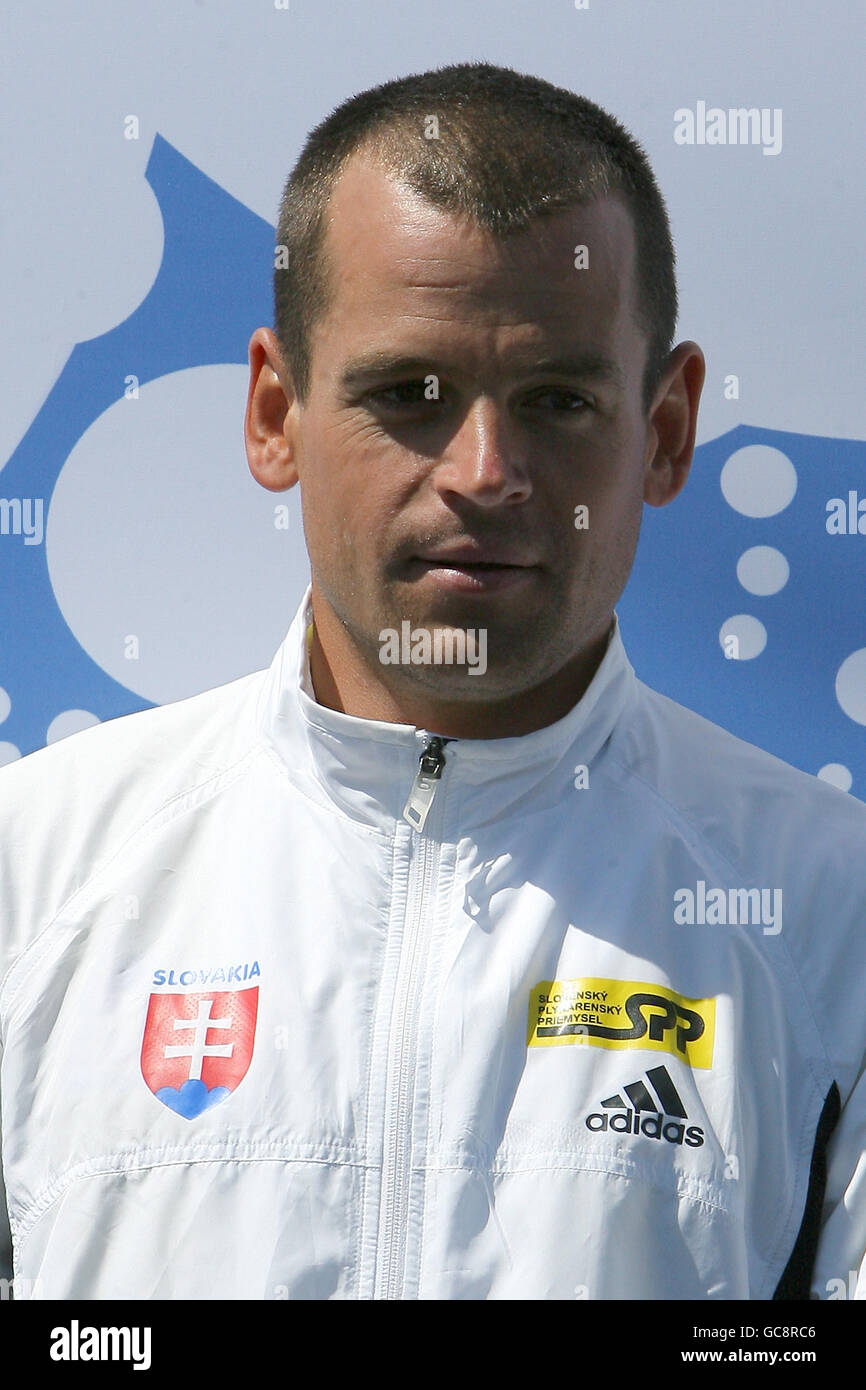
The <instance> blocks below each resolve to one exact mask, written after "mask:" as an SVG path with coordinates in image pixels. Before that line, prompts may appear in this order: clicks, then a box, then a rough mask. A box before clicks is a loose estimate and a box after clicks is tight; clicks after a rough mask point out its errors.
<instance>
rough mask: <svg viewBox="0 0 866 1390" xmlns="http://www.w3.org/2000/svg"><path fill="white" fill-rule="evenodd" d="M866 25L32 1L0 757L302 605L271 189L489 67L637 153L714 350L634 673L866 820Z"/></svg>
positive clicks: (641, 585)
mask: <svg viewBox="0 0 866 1390" xmlns="http://www.w3.org/2000/svg"><path fill="white" fill-rule="evenodd" d="M7 23H8V21H7ZM859 24H860V20H859V17H858V14H857V9H856V7H854V6H851V5H850V4H849V3H848V0H825V3H824V4H822V5H821V6H816V5H814V4H812V3H804V2H803V0H774V3H771V4H765V5H761V6H755V5H754V4H753V3H752V0H729V2H728V3H727V4H725V5H723V6H695V5H694V3H693V0H665V4H664V6H663V7H661V9H659V7H657V6H650V5H647V4H646V3H645V0H616V2H615V3H614V0H587V2H586V3H584V2H583V0H577V3H575V0H533V3H532V4H529V3H524V0H511V3H509V4H505V5H498V4H495V3H493V0H474V2H473V0H437V3H436V4H435V5H430V6H407V5H405V4H404V3H402V0H401V2H400V3H398V2H397V0H360V2H359V0H352V2H351V3H350V0H285V2H283V0H260V3H244V4H241V3H238V0H195V3H189V2H187V3H177V0H171V2H169V0H151V3H148V4H145V5H142V6H118V5H116V4H114V3H112V0H84V3H81V4H78V5H76V6H68V5H64V6H61V5H53V4H49V5H47V6H45V5H42V6H29V7H28V6H25V5H24V4H23V3H19V4H18V5H17V6H16V5H13V6H12V20H11V25H10V26H9V27H10V28H11V31H12V32H11V36H10V37H9V39H8V40H7V42H6V45H5V48H6V52H5V69H6V70H5V73H4V75H3V82H2V83H0V119H2V127H3V130H4V132H5V133H6V136H7V138H6V140H5V141H4V145H5V156H4V159H3V167H2V178H0V184H2V190H3V192H2V197H3V202H4V212H3V217H2V221H0V234H2V237H3V245H2V257H0V276H2V288H3V305H4V313H3V321H4V326H5V332H4V334H3V347H2V352H3V358H4V361H3V381H4V384H5V390H4V397H5V399H4V408H3V411H2V415H0V581H2V584H0V762H8V761H11V760H12V759H14V758H17V757H19V756H22V755H24V754H27V753H29V752H31V751H32V750H34V749H36V748H39V747H42V746H43V745H44V744H45V743H46V742H51V741H53V740H55V739H58V738H62V737H64V736H65V735H67V734H69V733H71V732H74V731H75V730H77V729H80V728H82V727H85V726H87V725H88V724H92V723H95V722H97V721H100V720H105V719H111V718H113V717H114V716H116V715H120V714H125V713H128V712H131V711H133V710H139V709H144V708H146V707H148V706H149V705H152V704H159V703H164V702H165V701H169V700H176V699H180V698H182V697H184V696H186V695H191V694H194V693H195V692H197V691H199V690H203V689H206V688H207V687H209V686H212V685H218V684H220V683H222V682H224V681H228V680H231V679H233V678H235V677H236V676H239V675H242V674H244V673H245V672H247V671H251V670H256V669H258V668H260V667H262V666H265V665H267V664H268V663H269V661H270V660H271V657H272V655H273V652H274V650H275V649H276V647H277V645H278V644H279V642H280V641H281V639H282V637H283V635H284V633H285V631H286V628H287V626H288V623H289V621H290V619H291V617H292V615H293V613H294V611H295V608H296V606H297V603H298V601H299V598H300V595H301V593H302V591H303V588H304V587H305V585H306V582H307V578H308V565H307V558H306V552H305V549H304V543H303V533H302V529H301V518H300V509H299V497H298V495H297V492H296V491H293V492H290V493H285V494H273V493H267V492H264V491H263V490H261V489H260V488H258V487H257V486H256V484H255V483H254V482H253V480H252V478H251V477H250V475H249V472H248V470H247V466H246V458H245V453H244V447H243V434H242V421H243V413H244V405H245V399H246V389H247V343H248V340H249V336H250V334H251V332H252V331H253V329H254V328H256V327H257V326H258V325H259V324H263V323H264V324H270V323H271V322H272V319H271V313H272V305H271V273H272V265H273V254H274V225H273V224H274V221H275V217H276V210H277V206H278V202H279V197H280V193H281V190H282V186H283V182H284V180H285V178H286V176H287V174H288V171H289V169H290V167H291V165H292V164H293V163H294V160H295V158H296V157H297V154H298V152H299V150H300V147H301V144H302V142H303V139H304V136H305V134H306V132H307V131H308V130H309V128H310V127H311V126H312V125H313V124H315V123H316V122H317V121H318V120H320V119H321V118H322V117H323V116H324V115H326V114H327V113H328V112H329V111H330V110H331V109H333V107H334V106H336V105H337V104H338V103H339V102H340V101H342V100H343V99H344V98H345V97H346V96H348V95H350V94H351V93H353V92H356V91H360V90H361V89H363V88H365V87H369V86H371V85H373V84H375V83H377V82H380V81H384V80H386V79H388V78H391V77H396V76H401V75H404V74H406V73H409V72H414V71H420V70H422V69H425V68H428V67H433V66H438V65H441V64H444V63H449V62H456V61H463V60H468V59H480V58H483V59H487V60H489V61H492V62H499V63H504V64H506V65H508V66H511V67H515V68H517V69H519V70H522V71H526V72H532V73H536V74H538V75H540V76H543V77H546V78H548V79H549V80H550V81H553V82H555V83H558V84H560V85H563V86H567V87H570V88H571V89H572V90H575V91H578V92H582V93H584V94H585V95H587V96H589V97H591V98H592V99H593V100H594V101H597V102H599V103H600V104H601V105H602V106H604V107H606V108H607V109H608V110H610V111H611V112H612V113H613V114H615V115H616V116H618V117H619V119H621V120H622V121H624V123H625V124H626V125H627V126H628V127H629V129H630V130H631V131H632V132H633V133H634V135H635V136H636V137H637V138H638V139H639V140H640V141H641V143H642V144H643V145H644V147H645V148H646V149H647V152H648V154H649V156H650V159H651V161H652V164H653V167H654V169H655V171H656V175H657V177H658V179H659V182H660V185H661V188H662V191H663V193H664V195H665V198H666V200H667V203H668V207H669V210H670V214H671V219H672V224H673V229H674V237H675V241H676V246H677V255H678V270H679V284H680V295H681V316H680V323H679V330H678V337H679V338H694V339H696V340H697V341H698V342H699V343H700V344H701V346H702V347H703V349H704V351H705V353H706V356H707V362H708V377H707V383H706V386H705V389H704V396H703V402H702V409H701V420H700V430H699V437H698V439H699V447H698V449H697V453H696V458H695V462H694V466H693V469H692V474H691V477H690V480H689V482H688V484H687V486H686V489H685V491H684V492H683V494H682V495H681V496H680V498H679V499H678V500H677V501H676V502H674V503H673V504H672V505H671V506H669V507H667V508H664V509H661V510H656V509H653V508H647V509H646V512H645V517H644V527H643V532H642V536H641V541H640V546H639V550H638V557H637V562H636V565H635V568H634V571H633V574H632V577H631V580H630V582H629V585H628V588H627V590H626V593H625V595H624V596H623V599H622V600H621V602H620V604H619V607H618V611H619V615H620V619H621V622H622V629H623V635H624V639H625V642H626V648H627V650H628V653H629V656H630V658H631V660H632V662H633V663H634V665H635V667H636V669H637V672H638V674H639V675H640V676H641V677H642V678H643V679H645V680H646V681H648V682H649V683H650V684H651V685H654V686H655V687H656V688H657V689H659V690H662V691H664V692H665V693H666V694H669V695H671V696H672V697H673V698H675V699H677V700H679V701H681V702H682V703H684V704H686V705H690V706H691V707H692V708H694V709H696V710H698V711H700V712H701V713H702V714H705V715H706V716H708V717H709V718H710V719H713V720H715V721H716V722H717V723H719V724H722V725H724V726H725V727H726V728H729V729H731V730H732V731H733V732H734V733H736V734H738V735H740V736H741V737H744V738H746V739H748V740H750V741H751V742H753V743H757V744H759V745H761V746H762V747H764V748H767V749H769V750H770V751H771V752H773V753H775V754H777V755H778V756H780V757H782V758H784V759H786V760H787V761H789V762H791V763H793V764H794V765H795V766H797V767H800V768H802V769H804V770H805V771H807V772H810V773H813V774H816V775H818V776H821V777H824V778H826V779H828V780H830V781H833V782H834V783H836V784H837V785H839V786H841V787H842V788H844V789H846V790H850V791H851V793H852V794H853V795H855V796H859V797H863V798H866V601H864V600H866V584H864V580H866V444H864V434H866V430H864V409H863V388H862V363H863V361H864V321H866V316H864V302H863V278H862V253H861V244H860V231H861V228H862V227H863V225H864V207H863V203H864V181H863V178H862V160H861V143H860V142H861V139H862V130H863V127H864V94H863V93H864V84H863V81H862V73H861V71H860V68H861V61H860V56H859V55H860V54H861V52H862V43H861V42H860V41H859V37H860V36H859V35H858V27H859ZM741 109H747V110H749V111H751V112H753V113H754V114H753V115H752V116H751V117H750V118H749V119H748V121H744V122H743V123H742V124H740V119H739V117H737V116H736V114H735V113H736V112H737V111H738V110H741ZM10 137H11V138H10ZM732 638H733V639H736V640H735V641H731V640H730V639H732ZM732 653H736V655H735V656H734V655H732Z"/></svg>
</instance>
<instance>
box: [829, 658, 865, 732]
mask: <svg viewBox="0 0 866 1390" xmlns="http://www.w3.org/2000/svg"><path fill="white" fill-rule="evenodd" d="M836 699H837V700H838V701H839V704H840V705H841V707H842V711H843V713H844V714H847V716H848V718H849V719H853V720H854V723H855V724H866V647H860V648H859V649H858V650H857V651H856V652H852V653H851V655H850V656H846V658H845V660H844V661H843V662H842V665H841V666H840V667H839V670H838V671H837V672H836Z"/></svg>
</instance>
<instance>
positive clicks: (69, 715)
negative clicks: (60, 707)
mask: <svg viewBox="0 0 866 1390" xmlns="http://www.w3.org/2000/svg"><path fill="white" fill-rule="evenodd" d="M101 722H102V721H101V720H100V719H99V717H98V715H95V714H91V713H90V710H87V709H65V710H64V711H63V713H62V714H56V715H55V716H54V718H53V719H52V721H51V723H50V724H49V725H48V728H47V729H46V731H45V742H46V743H59V742H60V740H61V739H62V738H68V737H69V735H70V734H79V733H81V730H82V729H92V728H93V726H94V724H100V723H101Z"/></svg>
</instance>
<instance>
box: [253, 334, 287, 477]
mask: <svg viewBox="0 0 866 1390" xmlns="http://www.w3.org/2000/svg"><path fill="white" fill-rule="evenodd" d="M249 360H250V385H249V391H248V394H247V409H246V415H245V416H244V439H245V442H246V449H247V462H248V463H249V466H250V472H251V473H252V475H253V477H254V478H255V480H256V482H257V483H260V484H261V486H262V487H265V488H267V489H268V490H269V491H270V492H285V491H286V490H287V489H288V488H291V487H294V485H295V483H296V482H297V481H298V470H297V467H296V461H295V453H296V441H297V423H298V420H297V416H298V400H297V397H296V395H295V391H294V387H293V385H292V380H291V376H290V375H289V373H288V372H287V371H286V368H285V366H284V364H283V360H282V356H281V353H280V348H279V344H278V342H277V340H276V338H275V336H274V334H273V333H272V332H271V330H270V329H269V328H257V329H256V331H255V333H254V334H253V336H252V337H251V338H250V346H249Z"/></svg>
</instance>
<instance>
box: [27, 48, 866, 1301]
mask: <svg viewBox="0 0 866 1390" xmlns="http://www.w3.org/2000/svg"><path fill="white" fill-rule="evenodd" d="M277 241H278V261H277V265H278V269H277V271H276V272H275V287H276V322H275V331H271V330H269V329H267V328H260V329H259V330H258V331H257V332H256V333H254V334H253V337H252V340H251V343H250V390H249V399H248V404H247V413H246V422H245V428H246V446H247V454H248V459H249V464H250V467H251V469H252V472H253V474H254V476H255V477H256V479H257V480H258V482H259V483H261V484H262V486H264V487H266V488H270V489H273V490H274V491H276V492H280V491H283V490H285V489H286V488H290V487H292V486H294V485H295V484H296V483H298V484H299V485H300V489H301V500H302V509H303V518H304V530H305V536H306V541H307V548H308V551H309V555H310V564H311V586H310V588H309V590H308V591H307V594H306V595H305V596H304V600H303V602H302V603H301V605H300V607H299V609H298V611H297V613H296V615H295V618H294V621H293V623H292V625H291V627H290V629H289V632H288V636H287V637H286V639H285V642H284V643H283V645H282V646H281V648H280V650H279V651H278V653H277V655H276V658H275V660H274V662H273V665H272V666H271V668H270V670H268V671H265V672H259V673H257V674H255V675H253V676H249V677H246V678H244V679H242V680H240V681H236V682H234V683H232V684H231V685H228V686H225V687H222V688H220V689H218V690H214V691H209V692H207V693H205V694H203V695H200V696H197V697H195V698H193V699H191V700H186V701H183V702H180V703H178V704H175V705H170V706H167V707H164V708H162V709H157V710H153V711H147V712H146V713H143V714H136V715H132V716H129V717H127V718H125V719H119V720H115V721H113V722H111V723H109V724H107V725H104V726H102V727H99V728H96V729H92V730H88V731H86V732H84V733H81V734H79V735H76V736H75V737H73V738H71V739H69V740H67V741H65V742H63V743H61V744H58V745H54V746H52V747H51V748H48V749H46V750H44V751H41V752H39V753H37V754H34V755H33V756H32V757H30V758H27V759H24V760H23V762H22V763H21V764H19V765H17V766H13V767H11V768H9V769H7V770H6V771H5V772H4V774H3V777H2V779H0V801H2V826H0V828H2V834H0V846H2V892H0V913H2V916H0V928H2V942H3V949H4V953H5V967H4V968H5V977H4V979H3V983H2V989H0V1016H2V1025H3V1042H4V1058H3V1070H2V1086H3V1093H4V1098H3V1157H4V1167H5V1173H6V1182H7V1188H8V1204H9V1211H10V1217H11V1223H12V1231H13V1234H14V1241H15V1251H16V1261H15V1269H16V1273H17V1274H18V1276H20V1277H21V1278H22V1279H28V1280H31V1281H36V1280H38V1281H40V1283H41V1287H42V1291H43V1293H44V1295H45V1296H46V1297H59V1298H68V1297H76V1296H78V1297H88V1298H104V1297H138V1298H193V1297H205V1298H206V1297H228V1298H265V1299H267V1298H293V1299H298V1298H308V1299H309V1298H312V1299H325V1298H355V1299H371V1298H377V1299H378V1298H388V1299H399V1298H403V1299H414V1298H425V1299H429V1298H434V1299H487V1298H490V1299H501V1298H527V1299H541V1298H555V1299H563V1298H565V1299H572V1298H603V1299H611V1298H624V1299H637V1298H645V1297H652V1298H671V1299H673V1298H679V1299H681V1298H703V1299H709V1298H733V1299H769V1298H773V1297H778V1298H807V1297H809V1296H810V1290H811V1292H812V1293H813V1295H815V1296H818V1297H827V1296H829V1295H830V1293H832V1291H833V1289H834V1288H835V1283H834V1281H836V1280H838V1279H841V1280H842V1281H844V1282H845V1288H846V1291H847V1290H848V1288H849V1285H850V1287H851V1289H852V1290H853V1288H854V1287H855V1286H856V1282H857V1278H858V1271H859V1270H860V1268H861V1263H862V1260H863V1250H864V1244H866V1218H864V1203H863V1200H862V1195H860V1194H859V1192H858V1183H860V1184H861V1185H862V1172H861V1170H862V1156H861V1140H860V1137H859V1136H860V1135H861V1134H862V1131H863V1126H864V1118H866V1100H864V1085H863V1082H862V1080H861V1079H860V1078H861V1076H862V1067H863V1056H864V1049H866V1014H864V1011H863V1009H862V1007H861V1004H860V1000H859V998H858V994H859V991H858V983H859V981H860V980H862V978H863V971H864V964H866V936H864V933H863V930H862V922H863V902H864V870H863V864H864V856H863V852H862V851H863V846H864V828H866V810H864V808H863V806H862V805H861V804H859V803H858V802H856V801H854V800H853V799H852V798H850V797H848V796H847V795H844V794H842V793H840V792H838V791H836V790H834V789H833V788H831V787H828V786H826V785H823V784H821V783H819V782H817V781H816V780H815V779H813V778H811V777H807V776H805V775H803V774H801V773H799V772H796V771H794V770H793V769H791V768H788V767H786V766H785V765H784V764H782V763H780V762H779V761H777V760H776V759H774V758H772V757H770V756H769V755H767V754H765V753H763V752H760V751H759V750H757V749H754V748H752V747H751V746H749V745H747V744H744V743H742V742H741V741H739V740H737V739H735V738H733V737H732V736H730V735H729V734H727V733H725V732H724V731H722V730H720V729H718V728H716V727H715V726H714V725H712V724H709V723H708V722H707V721H705V720H703V719H701V718H699V717H698V716H697V715H695V714H693V713H691V712H690V711H688V710H685V709H683V708H682V707H680V706H678V705H676V704H674V703H673V702H672V701H670V700H667V699H665V698H663V697H661V696H659V695H657V694H655V693H654V692H652V691H650V690H648V689H647V688H646V687H645V686H643V685H642V684H641V683H640V681H639V680H638V679H637V678H636V676H635V673H634V671H633V670H632V668H631V666H630V664H629V662H628V660H627V657H626V655H625V650H624V646H623V641H622V637H621V634H620V631H619V626H618V622H617V619H616V614H615V604H616V602H617V600H618V598H619V596H620V594H621V592H622V590H623V587H624V585H625V582H626V579H627V577H628V573H629V570H630V568H631V564H632V560H633V556H634V551H635V546H636V542H637V537H638V531H639V526H640V521H641V514H642V505H643V503H644V502H648V503H650V504H651V505H653V506H663V505H666V504H667V503H669V502H671V501H672V500H673V499H674V498H675V497H676V495H677V494H678V492H679V491H680V490H681V488H682V487H683V484H684V483H685V480H686V476H687V473H688V469H689V465H690V462H691V458H692V453H693V449H694V440H695V430H696V418H697V410H698V401H699V397H700V393H701V388H702V384H703V380H704V370H705V368H704V360H703V356H702V354H701V351H700V349H699V348H698V347H697V345H696V344H695V343H693V342H682V343H680V344H679V345H677V346H676V347H672V345H671V344H672V335H673V330H674V326H675V323H676V290H675V282H674V275H673V250H672V247H671V244H670V237H669V233H668V228H667V219H666V214H665V211H664V205H663V203H662V200H661V197H660V195H659V193H658V190H657V188H656V186H655V183H654V180H653V177H652V174H651V172H650V170H649V167H648V165H647V164H646V160H645V157H644V156H643V153H642V152H641V151H640V149H639V147H638V146H637V145H636V144H635V143H634V141H633V140H632V139H631V137H630V136H629V135H628V134H627V132H625V131H624V130H623V128H622V127H621V126H619V125H618V124H617V123H616V122H615V121H613V120H612V119H611V118H610V117H608V116H607V115H606V114H605V113H603V112H601V111H600V110H599V109H598V108H597V107H595V106H593V105H592V104H591V103H589V102H586V101H585V100H584V99H582V98H579V97H575V96H573V95H572V94H570V93H567V92H564V91H561V90H559V89H555V88H552V87H550V86H549V84H547V83H544V82H540V81H537V80H535V79H531V78H527V77H522V76H519V75H518V74H515V73H513V72H511V71H509V70H502V69H498V68H493V67H491V66H489V65H487V64H467V65H459V66H456V67H452V68H447V69H444V70H440V71H439V72H434V73H427V74H423V75H420V76H416V77H411V78H407V79H404V80H401V81H399V82H395V83H390V84H387V85H386V86H385V87H383V88H379V89H377V90H375V91H372V92H367V93H362V94H361V95H360V96H358V97H356V98H353V99H352V100H351V101H349V102H347V103H345V104H344V106H342V107H341V108H339V109H338V110H337V111H336V112H335V113H333V115H332V116H331V117H329V118H328V120H327V121H325V122H324V123H323V124H322V125H321V126H320V127H318V128H317V130H315V131H314V132H313V133H312V135H311V136H310V138H309V140H308V142H307V145H306V147H305V149H304V151H303V153H302V155H301V158H300V160H299V162H298V165H297V166H296V168H295V170H294V172H293V175H292V178H291V179H290V181H289V184H288V185H287V189H286V193H285V196H284V200H283V206H282V208H281V214H280V222H279V227H278V237H277ZM283 250H284V251H285V254H281V253H282V252H283ZM831 1136H832V1138H831ZM828 1160H829V1171H827V1170H826V1165H827V1162H828ZM849 1276H850V1278H849ZM852 1281H853V1282H852ZM859 1287H860V1288H861V1290H862V1288H863V1284H862V1283H861V1285H860V1286H859Z"/></svg>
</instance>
